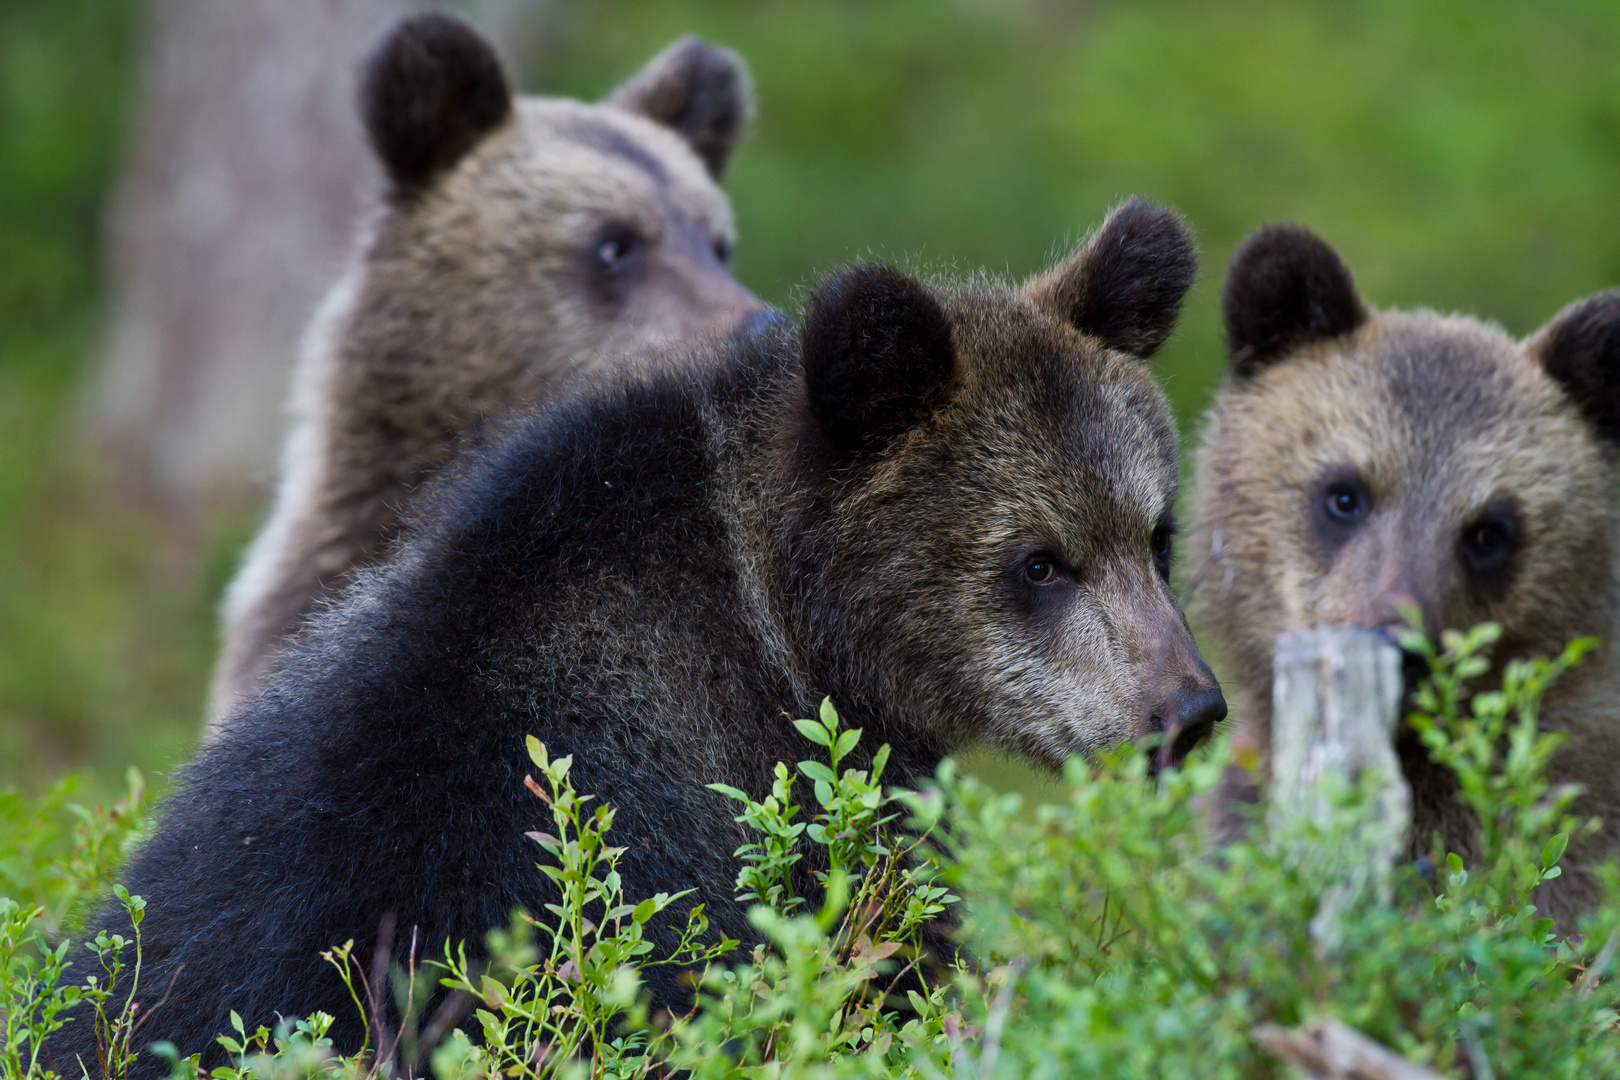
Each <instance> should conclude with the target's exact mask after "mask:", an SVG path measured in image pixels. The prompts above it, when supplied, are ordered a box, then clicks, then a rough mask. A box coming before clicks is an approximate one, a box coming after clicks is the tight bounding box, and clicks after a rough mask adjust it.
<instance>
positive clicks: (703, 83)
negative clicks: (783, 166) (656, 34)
mask: <svg viewBox="0 0 1620 1080" xmlns="http://www.w3.org/2000/svg"><path fill="white" fill-rule="evenodd" d="M608 101H609V102H610V103H611V104H614V105H617V106H619V107H620V108H621V109H627V110H629V111H630V112H633V113H639V114H641V115H642V116H645V117H647V118H648V119H649V120H654V121H657V122H658V123H660V124H663V125H665V126H666V127H671V128H674V129H675V130H676V131H677V132H678V133H679V134H680V136H681V137H682V138H684V139H685V140H686V141H687V142H688V143H690V144H691V146H692V149H693V150H694V151H696V152H697V156H698V157H700V158H702V159H703V164H704V165H706V166H708V169H709V175H710V176H712V177H714V178H715V179H716V180H718V179H720V176H721V174H723V173H724V172H725V171H726V162H727V161H728V160H729V159H730V158H731V151H732V148H733V147H735V146H736V145H737V140H738V139H739V138H740V137H741V136H742V133H743V128H745V127H747V126H748V118H749V117H750V116H751V115H752V114H753V109H754V96H753V89H752V85H751V84H750V82H749V78H748V67H747V65H745V64H744V63H743V61H742V58H741V57H740V56H738V55H737V54H736V53H734V52H732V51H731V50H730V49H722V48H720V47H719V46H718V45H710V44H709V43H708V42H707V41H704V40H703V39H702V38H697V37H683V38H681V39H680V40H679V41H677V42H675V44H673V45H671V46H670V47H669V48H667V49H665V50H664V51H663V52H661V53H659V54H658V55H657V56H655V57H653V58H652V60H651V61H649V62H648V64H647V66H646V67H644V68H642V69H641V71H640V72H639V73H638V74H637V75H636V76H635V77H634V78H633V79H631V80H630V81H629V82H627V83H625V84H624V85H623V86H621V87H619V88H618V89H617V90H615V91H614V92H613V95H612V96H611V97H610V98H608Z"/></svg>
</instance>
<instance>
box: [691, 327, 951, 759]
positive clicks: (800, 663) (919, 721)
mask: <svg viewBox="0 0 1620 1080" xmlns="http://www.w3.org/2000/svg"><path fill="white" fill-rule="evenodd" d="M742 360H743V363H742V367H741V372H739V373H742V372H746V376H747V377H746V378H742V379H738V380H737V382H736V383H735V384H729V383H730V380H729V379H728V378H727V375H725V374H723V375H722V376H721V377H720V378H719V379H718V380H717V383H716V386H717V387H718V391H719V392H718V393H716V394H715V395H714V396H713V398H712V399H711V400H712V401H713V402H714V408H715V412H714V414H713V415H712V420H711V423H712V424H713V426H714V428H715V434H716V435H717V436H718V437H714V438H711V440H710V443H711V446H713V447H714V448H715V463H716V474H717V479H718V488H719V492H720V494H719V498H720V500H721V502H722V504H723V510H722V516H723V517H724V518H725V519H726V521H727V522H728V527H729V528H730V530H731V533H732V537H731V538H732V548H731V550H732V551H733V552H734V556H733V558H734V560H735V564H734V567H733V571H734V574H735V580H736V581H737V582H738V591H739V594H740V597H741V599H742V601H743V606H744V607H745V609H746V612H747V614H746V616H745V617H746V618H747V619H748V620H749V622H750V625H751V627H752V629H753V632H754V634H755V635H756V637H757V638H758V639H759V640H760V641H762V642H764V643H766V644H767V646H768V650H767V651H769V652H770V653H771V654H772V655H774V656H775V657H776V658H777V662H778V664H779V665H780V666H781V669H782V670H783V671H784V672H785V673H786V674H787V677H788V679H789V681H790V682H791V683H792V685H793V687H794V696H795V697H796V698H797V701H798V706H799V709H800V710H801V711H800V712H799V715H801V716H812V715H814V713H815V710H816V708H817V707H819V705H820V702H821V701H822V699H823V698H828V699H831V701H832V702H833V704H834V705H835V706H836V707H837V708H838V710H839V713H840V715H841V717H842V719H843V721H844V722H845V724H846V725H847V726H852V727H860V728H862V729H863V730H864V732H865V734H864V735H863V737H862V740H861V750H860V754H859V755H858V756H859V757H860V758H862V759H865V758H867V757H868V756H869V755H870V754H871V753H872V752H875V751H876V750H877V748H878V747H879V746H882V745H883V744H885V743H887V744H888V745H889V747H890V759H889V761H890V764H889V766H888V769H887V771H886V773H885V777H884V778H885V780H887V781H888V782H889V783H892V784H899V785H903V786H915V785H916V784H917V782H918V781H920V780H922V779H925V778H927V777H931V776H932V775H933V774H934V772H935V770H936V769H937V767H938V765H939V761H940V759H941V758H942V757H943V756H944V755H945V754H946V753H948V752H950V751H951V750H952V749H954V748H955V747H953V746H952V745H951V743H950V742H949V741H948V740H947V739H946V738H945V737H943V736H942V735H941V734H940V733H939V732H938V731H937V730H934V729H932V727H931V725H929V724H928V722H927V720H928V718H926V717H920V716H915V715H910V714H909V713H908V711H907V710H906V709H905V708H903V707H902V706H901V705H900V703H899V702H897V701H896V700H895V698H894V696H893V694H892V693H891V692H890V690H889V687H888V680H886V679H885V678H884V677H883V673H882V672H880V671H877V670H875V668H874V665H873V664H871V663H870V662H869V658H866V657H863V656H861V655H859V649H858V647H857V646H856V645H855V644H854V643H855V642H858V641H859V640H860V639H861V637H862V635H861V634H860V633H859V632H858V629H859V628H858V627H856V626H855V625H853V622H852V615H851V608H850V605H848V604H846V602H845V599H844V598H845V596H846V595H847V593H848V592H849V591H850V588H851V586H852V585H853V584H854V583H853V582H849V581H845V580H842V578H841V575H840V572H839V571H838V570H837V569H835V566H836V560H834V559H831V558H830V557H829V556H830V555H831V554H832V553H831V552H830V551H829V550H828V549H827V545H828V544H829V543H830V542H832V540H831V538H832V537H833V536H834V535H835V534H836V533H837V531H838V530H836V529H835V528H834V525H835V521H836V514H837V512H838V510H837V500H836V497H835V496H836V486H837V484H838V483H839V480H838V477H837V476H836V475H834V474H833V473H832V471H831V467H830V463H829V460H828V451H827V446H826V443H825V439H824V437H823V436H822V435H821V433H820V430H819V428H818V427H817V426H816V424H815V421H814V419H813V417H812V416H811V413H810V409H809V404H808V401H807V400H806V395H805V387H804V379H803V374H802V368H801V365H800V359H799V356H798V353H797V336H796V334H792V335H790V334H788V333H782V334H780V335H778V336H776V337H774V338H773V339H770V340H769V341H768V342H766V343H762V344H760V345H757V346H754V347H752V348H751V349H749V350H747V355H745V356H744V357H743V358H742ZM762 376H763V380H762ZM761 381H763V383H764V387H763V392H761V389H762V388H761V386H760V383H761ZM728 384H729V385H728ZM851 764H857V765H858V764H861V762H858V761H856V762H851Z"/></svg>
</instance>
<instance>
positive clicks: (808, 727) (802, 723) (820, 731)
mask: <svg viewBox="0 0 1620 1080" xmlns="http://www.w3.org/2000/svg"><path fill="white" fill-rule="evenodd" d="M793 726H794V727H796V728H798V729H799V734H800V735H803V736H804V737H805V738H807V739H809V740H810V741H811V742H813V743H815V744H816V745H818V746H825V747H827V748H828V749H831V748H832V736H831V735H829V734H827V729H826V728H824V727H822V726H821V725H820V724H818V723H816V722H815V721H814V720H795V721H793Z"/></svg>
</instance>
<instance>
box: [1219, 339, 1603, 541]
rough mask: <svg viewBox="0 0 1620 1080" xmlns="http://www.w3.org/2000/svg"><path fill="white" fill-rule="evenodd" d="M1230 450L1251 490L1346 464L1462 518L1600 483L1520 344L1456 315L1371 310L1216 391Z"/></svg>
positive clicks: (1580, 434)
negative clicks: (1506, 500)
mask: <svg viewBox="0 0 1620 1080" xmlns="http://www.w3.org/2000/svg"><path fill="white" fill-rule="evenodd" d="M1221 412H1222V413H1223V414H1224V416H1222V415H1218V416H1217V418H1216V423H1217V425H1218V426H1219V425H1221V424H1225V425H1226V427H1227V431H1226V433H1225V435H1224V438H1225V439H1226V440H1227V445H1228V450H1229V452H1232V453H1235V454H1237V455H1240V456H1241V457H1242V458H1243V459H1245V462H1246V465H1247V468H1246V469H1245V473H1246V475H1247V477H1248V480H1249V482H1253V483H1256V484H1257V485H1259V486H1260V487H1261V488H1262V489H1264V488H1265V487H1271V486H1281V487H1283V488H1287V489H1294V488H1300V487H1308V486H1310V485H1312V484H1314V483H1317V482H1318V481H1319V480H1320V477H1321V476H1322V475H1323V474H1324V473H1325V472H1326V471H1327V470H1330V469H1333V468H1336V467H1339V466H1345V465H1348V466H1352V467H1354V468H1356V469H1358V470H1360V472H1361V473H1362V474H1363V475H1364V477H1365V478H1366V480H1367V481H1368V483H1369V484H1370V485H1371V486H1372V488H1373V490H1374V492H1375V494H1392V495H1394V494H1398V495H1403V496H1407V497H1412V498H1417V499H1419V500H1421V501H1423V502H1425V503H1426V504H1428V505H1430V506H1432V507H1433V508H1434V509H1435V510H1436V511H1438V512H1445V511H1447V510H1454V511H1456V512H1458V513H1466V512H1468V511H1469V510H1470V509H1471V508H1476V507H1477V506H1479V505H1480V504H1482V503H1484V502H1485V501H1487V500H1489V499H1492V498H1494V497H1498V496H1501V495H1516V496H1519V497H1521V498H1525V499H1528V500H1530V501H1532V502H1546V503H1550V502H1551V501H1553V500H1556V499H1557V498H1559V497H1560V495H1561V493H1568V492H1572V491H1582V492H1583V493H1584V492H1585V491H1587V490H1590V489H1592V487H1593V486H1594V485H1597V484H1600V483H1601V482H1602V455H1601V452H1600V450H1599V448H1598V447H1597V445H1596V442H1595V438H1594V435H1593V433H1592V432H1591V430H1590V429H1589V427H1588V426H1587V425H1586V424H1585V423H1584V422H1583V421H1582V420H1581V419H1580V417H1579V416H1578V414H1577V412H1576V410H1575V409H1574V407H1573V406H1572V405H1571V404H1570V403H1569V402H1568V401H1567V399H1566V398H1565V397H1564V395H1563V394H1562V392H1561V391H1560V390H1559V388H1558V387H1557V385H1556V384H1555V383H1554V382H1553V380H1552V379H1551V377H1549V376H1548V375H1547V374H1546V372H1545V371H1544V370H1542V368H1541V367H1540V366H1539V364H1537V363H1536V361H1535V360H1534V359H1533V358H1532V357H1530V356H1529V355H1528V354H1527V353H1526V351H1525V350H1524V348H1523V347H1522V346H1521V345H1519V344H1518V343H1517V342H1515V341H1513V340H1512V339H1511V338H1509V337H1508V336H1507V334H1506V333H1505V332H1503V331H1502V330H1500V329H1499V328H1497V327H1494V326H1491V325H1488V324H1486V323H1482V322H1480V321H1478V320H1475V319H1470V318H1465V317H1457V316H1450V317H1442V316H1438V315H1434V314H1431V313H1424V312H1418V313H1398V312H1391V313H1382V314H1379V315H1377V316H1375V317H1374V319H1372V320H1371V321H1370V322H1369V323H1368V325H1367V326H1366V327H1364V328H1363V329H1362V330H1361V331H1358V332H1357V333H1356V334H1355V335H1353V336H1351V337H1350V338H1348V339H1346V340H1343V341H1339V342H1333V343H1328V344H1325V345H1319V346H1316V347H1314V348H1312V349H1309V350H1306V351H1305V352H1304V353H1302V354H1300V355H1298V356H1295V357H1291V358H1289V359H1287V360H1284V361H1282V362H1280V363H1278V364H1277V365H1276V366H1275V367H1273V368H1271V369H1269V370H1267V371H1265V372H1262V373H1261V374H1260V375H1259V376H1257V377H1256V378H1255V379H1254V380H1253V382H1252V383H1251V384H1250V385H1247V386H1240V387H1238V388H1236V389H1235V390H1234V391H1233V392H1231V393H1229V394H1227V395H1225V400H1224V401H1223V408H1222V410H1221Z"/></svg>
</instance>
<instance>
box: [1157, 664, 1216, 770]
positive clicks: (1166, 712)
mask: <svg viewBox="0 0 1620 1080" xmlns="http://www.w3.org/2000/svg"><path fill="white" fill-rule="evenodd" d="M1225 719H1226V696H1225V695H1224V694H1222V693H1221V688H1220V687H1219V686H1216V685H1213V680H1211V685H1207V686H1204V685H1194V686H1193V687H1191V688H1187V689H1182V688H1178V690H1177V692H1176V693H1174V694H1172V695H1171V696H1169V697H1167V698H1166V699H1165V700H1163V701H1162V702H1161V703H1160V704H1159V706H1158V708H1156V709H1155V710H1154V711H1153V716H1152V718H1151V720H1150V721H1149V723H1150V726H1151V728H1152V731H1153V732H1154V733H1162V734H1163V735H1164V741H1163V742H1162V743H1160V744H1159V748H1158V749H1157V750H1156V751H1154V753H1153V757H1152V760H1151V762H1150V768H1151V770H1152V771H1153V772H1157V771H1158V770H1160V769H1163V768H1166V767H1169V766H1172V765H1179V764H1181V763H1182V762H1183V761H1185V760H1186V759H1187V755H1188V754H1190V753H1192V751H1193V749H1194V748H1195V747H1197V746H1198V744H1199V743H1201V742H1203V741H1204V740H1205V739H1207V738H1209V736H1210V735H1211V734H1212V733H1213V732H1214V731H1215V725H1216V724H1218V723H1220V722H1221V721H1222V720H1225Z"/></svg>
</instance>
